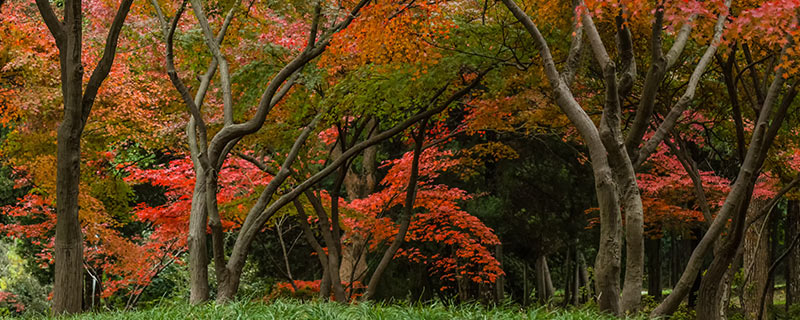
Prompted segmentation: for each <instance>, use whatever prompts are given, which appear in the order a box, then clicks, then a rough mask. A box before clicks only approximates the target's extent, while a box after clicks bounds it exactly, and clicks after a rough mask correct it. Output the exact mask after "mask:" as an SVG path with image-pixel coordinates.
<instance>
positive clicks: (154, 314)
mask: <svg viewBox="0 0 800 320" xmlns="http://www.w3.org/2000/svg"><path fill="white" fill-rule="evenodd" d="M51 319H74V320H78V319H82V320H83V319H85V320H90V319H91V320H105V319H109V320H111V319H131V320H136V319H142V320H161V319H447V320H449V319H536V320H538V319H576V320H579V319H592V320H594V319H601V320H602V319H615V318H613V317H611V316H607V315H604V314H602V313H599V312H598V311H596V310H593V309H591V308H580V309H557V310H548V309H547V308H543V307H538V308H531V309H527V310H526V309H522V308H519V307H516V306H511V305H501V306H497V307H485V306H481V305H477V304H462V305H454V306H448V305H445V304H443V303H432V304H408V303H401V304H375V303H359V304H354V305H343V304H338V303H335V302H314V301H310V302H309V301H305V302H303V301H297V300H277V301H271V302H268V303H262V302H246V301H239V302H234V303H230V304H227V305H216V304H207V305H202V306H190V305H188V304H171V303H162V304H160V305H158V306H156V307H154V308H151V309H147V310H140V311H129V312H124V311H109V312H99V313H84V314H81V315H76V316H71V317H60V318H51Z"/></svg>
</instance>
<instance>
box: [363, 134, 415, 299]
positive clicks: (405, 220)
mask: <svg viewBox="0 0 800 320" xmlns="http://www.w3.org/2000/svg"><path fill="white" fill-rule="evenodd" d="M427 123H428V119H424V120H422V123H420V125H419V132H418V133H417V134H416V136H415V137H414V155H413V158H412V160H411V174H410V175H409V178H408V186H407V187H406V199H405V202H404V203H403V212H402V214H401V216H400V227H399V229H398V231H397V234H396V235H395V238H394V241H392V244H391V245H390V246H389V248H388V249H386V252H384V254H383V257H381V260H380V262H378V266H377V267H375V271H374V272H373V273H372V276H371V277H370V279H369V284H368V285H367V292H366V293H364V296H363V298H364V300H369V299H371V298H372V297H374V296H375V293H376V292H377V290H378V283H380V279H381V276H382V275H383V272H385V271H386V268H387V267H388V266H389V262H390V261H391V260H392V259H393V258H394V255H395V253H397V250H399V249H400V246H401V245H402V244H403V242H404V240H405V237H406V233H407V232H408V226H409V225H410V224H411V218H412V216H413V214H414V202H415V200H416V197H417V194H416V190H417V179H418V178H419V157H420V154H421V153H422V146H423V144H424V143H425V141H424V140H425V128H426V125H427Z"/></svg>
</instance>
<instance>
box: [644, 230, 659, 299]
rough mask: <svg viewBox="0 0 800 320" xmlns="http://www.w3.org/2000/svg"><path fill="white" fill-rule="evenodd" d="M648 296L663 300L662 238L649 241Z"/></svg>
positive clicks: (647, 242)
mask: <svg viewBox="0 0 800 320" xmlns="http://www.w3.org/2000/svg"><path fill="white" fill-rule="evenodd" d="M645 244H646V245H647V249H646V250H647V294H648V295H650V296H651V297H653V299H655V300H656V301H658V300H661V238H655V239H647V241H646V242H645Z"/></svg>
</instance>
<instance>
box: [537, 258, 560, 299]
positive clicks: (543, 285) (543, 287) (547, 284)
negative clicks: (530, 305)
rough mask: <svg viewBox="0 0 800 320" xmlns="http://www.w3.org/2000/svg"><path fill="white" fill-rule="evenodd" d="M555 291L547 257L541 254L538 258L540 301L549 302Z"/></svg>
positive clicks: (538, 294)
mask: <svg viewBox="0 0 800 320" xmlns="http://www.w3.org/2000/svg"><path fill="white" fill-rule="evenodd" d="M553 293H555V288H554V287H553V279H552V278H551V277H550V268H548V267H547V257H546V256H544V255H539V257H538V258H536V295H537V296H538V298H539V302H540V303H543V304H544V303H548V302H549V301H550V299H551V298H552V297H553Z"/></svg>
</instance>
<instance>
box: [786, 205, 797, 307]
mask: <svg viewBox="0 0 800 320" xmlns="http://www.w3.org/2000/svg"><path fill="white" fill-rule="evenodd" d="M787 207H788V208H787V211H786V237H785V238H784V239H785V240H784V243H785V244H789V243H790V242H791V239H793V238H794V237H795V236H797V235H798V234H800V200H789V202H788V205H787ZM792 305H800V248H798V247H795V248H792V249H791V250H790V251H789V253H788V260H787V261H786V310H787V311H788V310H789V308H790V307H791V306H792Z"/></svg>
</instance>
